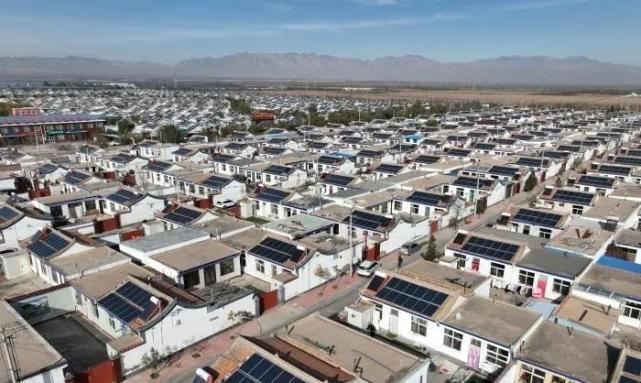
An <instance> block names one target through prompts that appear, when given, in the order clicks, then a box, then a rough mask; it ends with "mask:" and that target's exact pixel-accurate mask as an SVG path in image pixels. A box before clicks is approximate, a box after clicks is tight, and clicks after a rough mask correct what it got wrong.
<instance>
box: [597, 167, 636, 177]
mask: <svg viewBox="0 0 641 383" xmlns="http://www.w3.org/2000/svg"><path fill="white" fill-rule="evenodd" d="M597 171H598V172H599V173H603V174H611V175H615V176H628V175H630V173H631V172H632V168H629V167H627V166H616V165H600V166H599V168H598V170H597Z"/></svg>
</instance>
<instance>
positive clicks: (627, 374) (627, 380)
mask: <svg viewBox="0 0 641 383" xmlns="http://www.w3.org/2000/svg"><path fill="white" fill-rule="evenodd" d="M610 381H611V382H619V383H639V382H641V352H639V351H638V350H633V349H631V348H630V347H625V348H623V349H622V350H621V353H620V354H619V360H618V361H617V363H616V365H615V367H614V369H613V371H612V378H611V380H610Z"/></svg>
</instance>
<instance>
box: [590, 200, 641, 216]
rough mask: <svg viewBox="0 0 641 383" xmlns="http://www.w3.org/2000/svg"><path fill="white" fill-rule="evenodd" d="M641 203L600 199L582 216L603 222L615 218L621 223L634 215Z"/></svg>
mask: <svg viewBox="0 0 641 383" xmlns="http://www.w3.org/2000/svg"><path fill="white" fill-rule="evenodd" d="M639 206H641V203H639V202H634V201H626V200H622V199H619V198H608V197H601V198H598V199H597V200H596V203H595V204H594V206H593V207H591V208H590V209H587V210H586V211H585V212H584V213H583V216H584V217H586V218H596V219H600V220H603V221H605V219H606V218H607V217H617V218H619V220H621V221H625V220H627V219H628V218H629V217H630V215H632V214H636V213H637V210H638V209H639Z"/></svg>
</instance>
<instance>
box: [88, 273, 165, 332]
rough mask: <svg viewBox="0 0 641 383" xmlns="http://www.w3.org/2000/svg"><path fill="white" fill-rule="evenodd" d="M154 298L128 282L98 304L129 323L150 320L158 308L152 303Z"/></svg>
mask: <svg viewBox="0 0 641 383" xmlns="http://www.w3.org/2000/svg"><path fill="white" fill-rule="evenodd" d="M152 296H153V295H152V294H151V293H150V292H148V291H146V290H144V289H142V288H140V287H139V286H137V285H135V284H134V283H131V282H126V283H125V284H124V285H122V286H120V287H119V288H118V289H116V290H115V291H112V292H111V293H109V294H107V295H106V296H104V297H103V298H101V299H100V300H98V304H99V305H100V306H102V307H103V308H104V309H105V310H107V311H109V312H110V313H111V314H112V315H113V316H115V317H116V318H118V319H120V320H121V321H123V322H125V323H128V322H130V321H132V320H134V319H136V318H141V319H144V320H146V319H149V317H150V316H151V315H152V314H153V312H154V311H155V309H156V308H157V305H156V304H155V303H154V302H152V301H151V297H152Z"/></svg>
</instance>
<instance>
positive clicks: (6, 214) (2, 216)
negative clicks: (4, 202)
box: [0, 206, 20, 222]
mask: <svg viewBox="0 0 641 383" xmlns="http://www.w3.org/2000/svg"><path fill="white" fill-rule="evenodd" d="M19 215H20V213H18V212H17V211H15V210H13V209H11V208H9V207H7V206H3V207H1V208H0V222H5V221H9V220H11V219H13V218H15V217H17V216H19Z"/></svg>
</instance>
